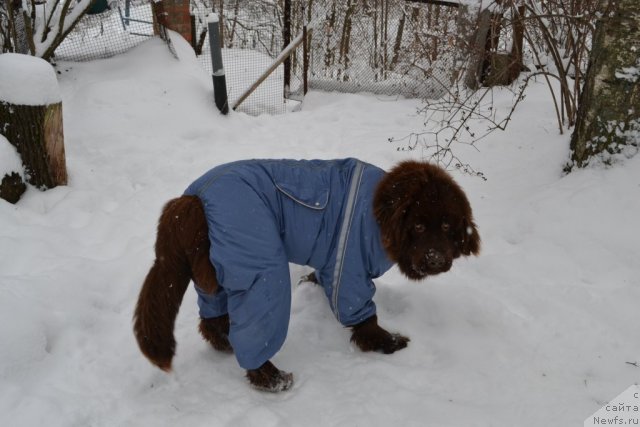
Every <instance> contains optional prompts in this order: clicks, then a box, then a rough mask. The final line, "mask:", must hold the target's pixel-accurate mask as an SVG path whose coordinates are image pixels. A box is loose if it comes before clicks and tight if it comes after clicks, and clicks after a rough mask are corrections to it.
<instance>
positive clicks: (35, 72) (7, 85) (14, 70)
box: [0, 53, 62, 105]
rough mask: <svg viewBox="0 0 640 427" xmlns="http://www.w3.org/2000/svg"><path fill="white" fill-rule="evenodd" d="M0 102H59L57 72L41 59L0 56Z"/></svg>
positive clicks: (10, 55)
mask: <svg viewBox="0 0 640 427" xmlns="http://www.w3.org/2000/svg"><path fill="white" fill-rule="evenodd" d="M0 76H2V79H0V101H6V102H10V103H12V104H17V105H49V104H55V103H58V102H60V101H62V97H61V96H60V89H59V88H58V80H57V79H56V73H55V71H54V70H53V67H52V66H51V64H49V63H48V62H47V61H45V60H44V59H41V58H36V57H35V56H30V55H21V54H19V53H5V54H3V55H0Z"/></svg>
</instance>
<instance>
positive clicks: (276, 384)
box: [247, 361, 293, 393]
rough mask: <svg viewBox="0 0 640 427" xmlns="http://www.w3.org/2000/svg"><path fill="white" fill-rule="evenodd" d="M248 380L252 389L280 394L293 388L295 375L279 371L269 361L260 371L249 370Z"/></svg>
mask: <svg viewBox="0 0 640 427" xmlns="http://www.w3.org/2000/svg"><path fill="white" fill-rule="evenodd" d="M247 378H248V379H249V382H250V383H251V387H253V388H254V389H256V390H258V391H266V392H270V393H278V392H281V391H287V390H289V389H290V388H291V387H292V386H293V374H292V373H290V372H284V371H281V370H279V369H278V368H276V367H275V365H274V364H273V363H271V362H269V361H267V362H265V364H264V365H262V366H261V367H259V368H258V369H250V370H247Z"/></svg>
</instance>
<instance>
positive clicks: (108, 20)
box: [55, 0, 154, 61]
mask: <svg viewBox="0 0 640 427" xmlns="http://www.w3.org/2000/svg"><path fill="white" fill-rule="evenodd" d="M149 3H150V0H130V1H125V0H113V1H111V2H109V3H107V2H104V4H105V6H106V8H104V9H97V10H96V9H94V11H95V12H94V13H90V14H87V15H85V16H84V17H83V18H82V19H81V20H80V22H79V23H78V25H77V26H76V27H75V29H74V30H73V31H72V32H71V33H70V34H69V35H68V36H67V37H66V38H65V40H64V41H63V42H62V43H61V44H60V46H58V48H57V49H56V52H55V57H56V59H59V60H67V61H90V60H94V59H102V58H108V57H110V56H114V55H117V54H120V53H124V52H126V51H128V50H130V49H131V48H133V47H135V46H137V45H139V44H140V43H142V42H143V41H145V40H148V39H149V38H150V37H153V35H154V34H153V19H152V14H151V6H150V4H149Z"/></svg>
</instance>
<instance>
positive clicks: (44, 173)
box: [0, 53, 67, 189]
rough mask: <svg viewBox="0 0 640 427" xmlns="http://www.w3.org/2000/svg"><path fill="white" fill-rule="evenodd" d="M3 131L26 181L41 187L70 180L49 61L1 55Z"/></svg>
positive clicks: (0, 115) (57, 94) (0, 120)
mask: <svg viewBox="0 0 640 427" xmlns="http://www.w3.org/2000/svg"><path fill="white" fill-rule="evenodd" d="M0 75H2V76H3V77H2V82H0V123H2V124H3V126H2V128H0V132H2V134H3V135H4V136H5V137H6V138H7V140H8V141H9V142H10V143H11V144H12V145H14V146H15V147H16V149H17V150H18V153H19V154H20V156H21V157H22V162H23V163H24V166H25V172H26V175H27V181H28V182H29V183H30V184H32V185H34V186H36V187H38V188H44V189H46V188H52V187H55V186H57V185H65V184H66V183H67V168H66V162H65V154H64V135H63V129H62V100H61V98H60V91H59V89H58V82H57V80H56V76H55V72H54V71H53V68H52V67H51V65H49V63H48V62H46V61H44V60H42V59H40V58H36V57H33V56H29V55H20V54H11V53H7V54H4V55H0Z"/></svg>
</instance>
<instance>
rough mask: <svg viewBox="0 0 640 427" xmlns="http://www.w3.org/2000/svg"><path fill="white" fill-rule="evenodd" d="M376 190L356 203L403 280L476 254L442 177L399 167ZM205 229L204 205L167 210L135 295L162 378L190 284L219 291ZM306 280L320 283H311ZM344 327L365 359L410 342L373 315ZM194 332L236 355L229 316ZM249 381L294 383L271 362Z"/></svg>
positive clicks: (460, 206) (452, 186) (143, 338)
mask: <svg viewBox="0 0 640 427" xmlns="http://www.w3.org/2000/svg"><path fill="white" fill-rule="evenodd" d="M374 188H375V191H373V193H374V194H364V195H360V196H359V197H365V196H367V197H368V199H366V200H372V206H370V207H371V211H372V212H373V214H372V215H374V216H375V223H377V225H378V226H379V234H380V236H378V238H379V240H380V242H381V246H382V247H384V251H385V252H386V255H387V256H388V258H389V259H390V260H391V261H392V262H395V263H397V264H398V267H399V268H400V270H401V271H402V272H403V273H404V274H405V275H406V276H407V277H408V278H410V279H412V280H420V279H424V278H425V277H427V276H429V275H434V274H438V273H441V272H445V271H448V270H449V269H450V268H451V265H452V262H453V259H455V258H458V257H460V256H461V255H465V256H466V255H472V254H474V255H477V254H478V253H479V251H480V237H479V235H478V232H477V229H476V225H475V223H474V220H473V215H472V211H471V207H470V205H469V202H468V200H467V197H466V196H465V194H464V192H463V191H462V189H461V188H460V187H459V186H458V185H457V184H456V183H455V182H454V181H453V179H452V178H451V177H450V176H449V174H447V173H446V172H445V171H444V170H442V169H440V168H438V167H436V166H433V165H430V164H428V163H422V162H413V161H408V162H403V163H400V164H399V165H397V166H396V167H395V168H393V169H392V170H391V171H390V172H389V173H386V174H383V175H381V179H380V180H379V182H377V185H376V186H375V187H374ZM363 191H364V190H363ZM207 221H208V218H207V214H206V212H205V209H204V208H203V202H202V200H201V199H200V198H199V197H198V196H196V195H185V196H182V197H179V198H177V199H173V200H171V201H170V202H168V203H167V205H166V206H165V207H164V209H163V212H162V215H161V217H160V221H159V224H158V232H157V240H156V245H155V251H156V259H155V262H154V264H153V266H152V267H151V270H150V271H149V273H148V274H147V277H146V279H145V281H144V284H143V286H142V290H141V291H140V296H139V299H138V304H137V306H136V309H135V315H134V332H135V336H136V339H137V341H138V344H139V346H140V349H141V350H142V352H143V353H144V355H145V356H146V357H147V358H148V359H149V360H150V361H151V362H152V363H154V364H155V365H157V366H158V367H159V368H161V369H163V370H165V371H170V370H171V360H172V358H173V356H174V354H175V347H176V342H175V339H174V336H173V330H174V324H175V319H176V316H177V314H178V309H179V307H180V304H181V302H182V298H183V296H184V293H185V291H186V289H187V286H188V284H189V282H190V281H191V280H193V282H194V284H195V285H196V287H197V288H198V289H199V292H205V293H207V294H211V295H215V294H216V292H218V291H219V289H220V285H219V283H218V279H217V276H216V270H215V268H214V266H213V265H212V262H211V259H210V249H211V246H210V245H211V243H210V241H211V235H210V233H209V231H210V230H209V229H208V222H207ZM334 228H335V227H334ZM310 277H311V278H312V280H316V281H317V279H316V277H315V275H311V276H310ZM343 286H349V284H348V283H346V284H344V285H343ZM348 326H349V327H351V329H352V336H351V341H352V342H354V343H355V344H356V345H357V346H358V347H359V348H360V349H361V350H362V351H380V352H383V353H386V354H388V353H393V352H395V351H397V350H399V349H402V348H404V347H406V346H407V343H408V341H409V339H408V338H407V337H404V336H402V335H400V334H392V333H389V332H387V331H386V330H385V329H383V328H382V327H380V326H379V325H378V322H377V316H376V315H375V314H374V315H372V316H370V317H369V318H367V319H365V320H363V321H361V322H359V323H357V324H350V325H348ZM199 329H200V333H201V334H202V336H203V337H204V338H205V339H206V340H207V341H209V342H210V343H211V345H212V346H213V347H214V348H215V349H216V350H219V351H223V352H233V346H232V345H231V343H230V341H229V330H230V319H229V315H227V314H225V315H221V316H218V317H210V318H202V319H201V321H200V328H199ZM247 377H248V379H249V381H250V382H251V384H252V386H254V387H255V388H257V389H260V390H267V391H281V390H286V389H288V388H290V387H291V385H292V380H293V377H292V375H291V374H290V373H286V372H283V371H280V370H279V369H277V368H276V367H275V366H274V365H273V364H272V363H271V362H270V361H268V360H267V361H266V362H265V363H264V364H262V365H261V366H259V367H257V368H255V369H247Z"/></svg>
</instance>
